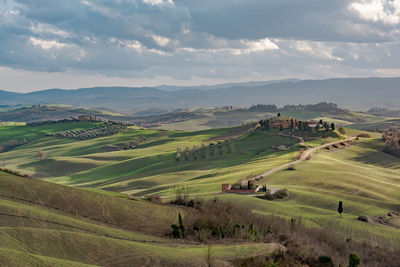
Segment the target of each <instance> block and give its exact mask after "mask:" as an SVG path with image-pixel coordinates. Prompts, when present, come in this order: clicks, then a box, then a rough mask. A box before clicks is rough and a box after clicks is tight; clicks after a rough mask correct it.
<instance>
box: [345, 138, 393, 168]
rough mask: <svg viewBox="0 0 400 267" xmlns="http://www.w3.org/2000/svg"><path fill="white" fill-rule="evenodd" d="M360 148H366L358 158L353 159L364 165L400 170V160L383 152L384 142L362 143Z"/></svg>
mask: <svg viewBox="0 0 400 267" xmlns="http://www.w3.org/2000/svg"><path fill="white" fill-rule="evenodd" d="M358 146H360V147H363V148H365V151H364V152H362V153H359V154H358V156H356V157H354V158H352V160H354V161H358V162H360V163H363V164H368V165H373V166H378V167H383V168H390V169H396V170H398V169H400V158H396V157H394V156H391V155H389V154H387V153H385V152H383V151H382V149H383V142H382V141H380V140H371V141H366V142H360V143H359V144H358Z"/></svg>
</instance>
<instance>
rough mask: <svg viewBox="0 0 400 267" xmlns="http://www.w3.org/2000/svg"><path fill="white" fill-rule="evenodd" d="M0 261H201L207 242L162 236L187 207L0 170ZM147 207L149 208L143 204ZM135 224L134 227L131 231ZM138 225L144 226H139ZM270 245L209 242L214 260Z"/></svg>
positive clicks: (263, 250)
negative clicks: (113, 194) (192, 242)
mask: <svg viewBox="0 0 400 267" xmlns="http://www.w3.org/2000/svg"><path fill="white" fill-rule="evenodd" d="M0 184H1V186H0V188H1V192H0V217H1V220H0V264H1V266H37V265H40V266H67V265H70V266H84V265H83V263H86V264H93V265H106V266H107V265H113V266H118V265H121V266H126V265H127V264H129V263H132V262H135V264H138V265H140V264H143V265H144V264H147V265H151V266H171V265H177V266H184V265H187V264H188V263H197V264H201V263H203V262H204V259H205V255H206V250H207V247H206V246H202V245H195V244H192V245H187V244H184V243H180V242H176V241H174V240H168V239H164V238H161V237H156V236H150V235H148V234H145V233H146V232H151V233H159V235H161V234H162V233H163V231H164V230H165V228H164V226H165V227H167V228H168V227H169V225H170V224H171V223H173V222H175V221H176V220H177V213H178V212H180V213H182V214H183V215H184V217H185V216H189V215H190V212H192V211H189V210H188V209H183V208H176V207H170V206H167V205H155V204H151V203H148V202H143V201H132V200H127V199H124V198H119V197H115V196H112V195H108V194H102V193H96V192H91V191H87V190H83V189H75V188H71V187H65V186H61V185H56V184H52V183H47V182H41V181H38V180H34V179H29V178H21V177H16V176H13V175H10V174H6V173H3V172H0ZM149 210H151V211H152V212H151V213H149V212H148V211H149ZM133 230H134V231H133ZM139 232H142V233H139ZM276 248H277V247H276V245H274V244H252V243H242V244H237V245H218V246H214V255H215V257H216V259H217V260H226V259H230V258H235V257H240V256H245V255H248V254H259V253H260V254H262V255H265V254H267V253H269V252H271V251H272V250H274V249H276Z"/></svg>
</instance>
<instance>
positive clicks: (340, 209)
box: [337, 201, 343, 217]
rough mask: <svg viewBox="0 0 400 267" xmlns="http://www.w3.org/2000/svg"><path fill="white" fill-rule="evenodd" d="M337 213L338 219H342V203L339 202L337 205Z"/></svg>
mask: <svg viewBox="0 0 400 267" xmlns="http://www.w3.org/2000/svg"><path fill="white" fill-rule="evenodd" d="M337 211H338V212H339V214H340V217H342V212H343V203H342V201H339V205H338V209H337Z"/></svg>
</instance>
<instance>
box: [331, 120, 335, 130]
mask: <svg viewBox="0 0 400 267" xmlns="http://www.w3.org/2000/svg"><path fill="white" fill-rule="evenodd" d="M331 130H332V131H334V130H335V124H334V123H333V122H332V123H331Z"/></svg>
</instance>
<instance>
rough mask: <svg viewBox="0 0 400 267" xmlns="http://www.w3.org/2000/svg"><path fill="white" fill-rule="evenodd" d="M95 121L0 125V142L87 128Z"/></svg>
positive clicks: (93, 124)
mask: <svg viewBox="0 0 400 267" xmlns="http://www.w3.org/2000/svg"><path fill="white" fill-rule="evenodd" d="M96 124H97V123H93V122H79V121H78V122H77V121H74V122H68V123H57V124H48V125H43V126H37V127H32V126H28V125H18V124H17V125H0V126H1V127H0V144H1V143H3V142H6V141H9V140H12V139H17V140H21V139H23V138H26V139H34V138H40V137H43V136H45V135H46V134H48V133H55V132H61V131H65V130H70V129H75V130H81V129H88V128H91V127H93V126H95V125H96Z"/></svg>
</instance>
